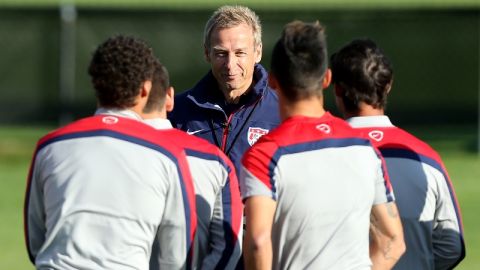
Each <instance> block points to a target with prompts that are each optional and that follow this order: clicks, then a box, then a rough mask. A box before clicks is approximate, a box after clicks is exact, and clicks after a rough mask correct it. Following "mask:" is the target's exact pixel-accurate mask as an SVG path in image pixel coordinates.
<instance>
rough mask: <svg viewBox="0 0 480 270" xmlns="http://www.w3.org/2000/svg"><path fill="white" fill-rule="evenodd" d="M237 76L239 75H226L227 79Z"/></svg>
mask: <svg viewBox="0 0 480 270" xmlns="http://www.w3.org/2000/svg"><path fill="white" fill-rule="evenodd" d="M236 77H237V75H228V74H226V75H225V78H226V79H227V80H234V79H235V78H236Z"/></svg>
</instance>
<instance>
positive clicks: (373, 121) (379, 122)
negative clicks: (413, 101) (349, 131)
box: [347, 115, 394, 128]
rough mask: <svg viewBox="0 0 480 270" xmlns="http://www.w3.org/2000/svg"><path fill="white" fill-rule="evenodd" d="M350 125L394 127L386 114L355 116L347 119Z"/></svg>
mask: <svg viewBox="0 0 480 270" xmlns="http://www.w3.org/2000/svg"><path fill="white" fill-rule="evenodd" d="M347 122H348V123H349V124H350V126H352V127H354V128H364V127H394V125H393V124H392V122H391V121H390V118H388V116H386V115H375V116H355V117H351V118H348V119H347Z"/></svg>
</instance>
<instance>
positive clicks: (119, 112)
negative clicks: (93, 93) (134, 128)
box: [95, 108, 143, 121]
mask: <svg viewBox="0 0 480 270" xmlns="http://www.w3.org/2000/svg"><path fill="white" fill-rule="evenodd" d="M98 114H109V115H115V116H121V117H125V118H130V119H135V120H138V121H142V120H143V119H142V117H141V116H140V115H138V113H136V112H134V111H132V110H128V109H107V108H98V109H97V110H96V111H95V115H98Z"/></svg>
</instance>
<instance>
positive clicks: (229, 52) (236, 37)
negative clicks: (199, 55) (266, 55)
mask: <svg viewBox="0 0 480 270" xmlns="http://www.w3.org/2000/svg"><path fill="white" fill-rule="evenodd" d="M210 44H211V47H210V48H205V56H206V58H207V61H208V62H209V63H210V64H211V68H212V73H213V76H215V79H216V80H217V82H218V85H219V87H220V89H221V90H222V92H223V93H229V92H231V91H237V92H238V93H239V94H241V93H243V92H245V91H246V90H247V89H248V88H249V87H250V85H251V84H252V80H253V71H254V67H255V63H258V62H260V59H261V57H262V48H261V45H260V46H258V47H257V48H255V42H254V37H253V30H252V28H251V27H250V26H248V25H246V24H240V25H238V26H235V27H232V28H222V29H214V30H213V31H212V34H211V36H210Z"/></svg>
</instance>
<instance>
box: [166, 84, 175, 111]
mask: <svg viewBox="0 0 480 270" xmlns="http://www.w3.org/2000/svg"><path fill="white" fill-rule="evenodd" d="M174 103H175V89H173V86H170V87H168V88H167V94H166V96H165V109H166V110H167V112H171V111H173V107H174V105H175V104H174Z"/></svg>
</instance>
